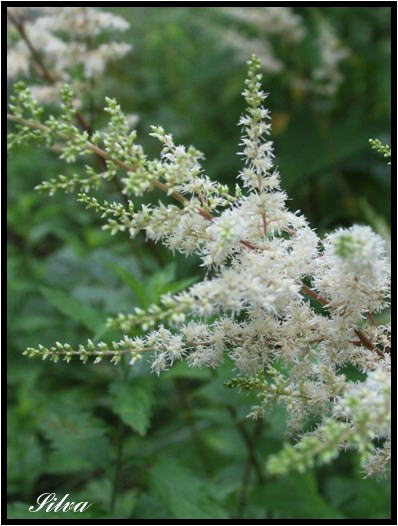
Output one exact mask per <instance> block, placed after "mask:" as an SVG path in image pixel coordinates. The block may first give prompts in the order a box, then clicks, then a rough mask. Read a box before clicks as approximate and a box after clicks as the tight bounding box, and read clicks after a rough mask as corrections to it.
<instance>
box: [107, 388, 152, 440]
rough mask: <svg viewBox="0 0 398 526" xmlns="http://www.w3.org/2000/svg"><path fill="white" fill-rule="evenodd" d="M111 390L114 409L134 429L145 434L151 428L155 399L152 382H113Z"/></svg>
mask: <svg viewBox="0 0 398 526" xmlns="http://www.w3.org/2000/svg"><path fill="white" fill-rule="evenodd" d="M109 391H110V395H111V405H112V409H113V411H114V412H115V413H116V414H117V415H119V416H120V418H121V419H122V420H123V422H124V423H125V424H127V425H128V426H130V427H132V428H133V429H134V431H136V432H137V433H138V434H140V435H145V434H146V432H147V430H148V428H149V424H150V418H151V414H152V405H153V401H154V399H153V393H152V382H150V381H146V382H144V381H140V382H138V381H137V380H132V381H131V382H130V383H128V382H127V381H123V382H121V381H118V382H113V383H112V384H111V385H110V387H109Z"/></svg>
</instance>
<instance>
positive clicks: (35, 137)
mask: <svg viewBox="0 0 398 526" xmlns="http://www.w3.org/2000/svg"><path fill="white" fill-rule="evenodd" d="M259 69H260V64H259V61H258V59H257V58H256V57H252V59H251V60H250V61H249V74H248V78H247V81H246V85H245V89H244V92H243V95H244V97H245V100H246V102H247V106H248V109H247V111H246V113H245V114H244V115H243V116H242V118H241V120H240V125H241V126H242V128H243V131H242V140H241V144H240V146H241V151H240V152H239V154H240V155H241V156H242V157H243V160H244V166H243V169H242V170H241V172H240V173H239V175H238V177H239V180H240V181H241V182H242V183H243V184H242V186H239V185H237V187H236V189H235V192H234V193H231V192H230V191H229V189H228V188H227V187H225V186H223V185H220V184H217V183H215V182H213V181H211V180H210V179H209V178H208V177H207V176H206V175H205V174H204V173H203V168H202V166H201V160H202V158H203V155H202V154H201V153H200V152H198V151H197V150H196V149H195V148H193V147H189V148H186V147H184V146H179V145H176V144H175V143H174V141H173V138H172V137H171V135H169V134H167V133H166V132H165V131H164V130H163V129H162V128H160V127H154V128H153V132H152V135H153V136H154V137H155V138H156V139H158V140H159V141H160V143H161V145H162V148H161V153H160V157H159V159H154V160H153V159H149V158H148V157H147V156H146V155H145V153H144V152H143V149H142V148H141V147H140V146H139V145H138V144H137V143H136V134H135V132H133V131H131V130H130V128H129V126H128V123H127V120H126V117H125V116H124V114H123V112H122V111H121V108H120V107H119V105H118V104H117V103H116V102H115V101H114V100H112V99H107V107H106V111H107V112H108V114H109V115H110V122H109V126H108V127H107V128H106V129H105V131H102V132H100V133H99V132H96V133H94V134H92V135H89V134H88V133H87V132H82V131H80V130H79V127H78V125H77V124H76V123H75V122H74V120H73V119H74V109H73V105H72V103H71V100H72V98H73V95H72V93H71V91H70V90H69V89H67V88H65V89H64V90H63V93H62V99H63V107H62V113H61V114H60V115H59V116H58V117H54V116H50V117H48V118H47V119H46V120H43V119H42V117H41V116H42V112H41V108H40V106H39V105H38V104H37V102H36V101H35V100H34V98H33V97H32V96H31V94H30V92H29V90H27V89H26V88H24V87H23V86H19V87H18V91H17V94H16V95H15V96H14V98H13V100H12V106H11V111H12V114H11V115H10V119H11V120H12V121H14V123H15V125H16V130H15V131H14V132H13V133H12V134H11V136H10V143H11V145H14V144H16V143H20V142H26V141H30V140H32V141H35V142H42V143H45V144H47V145H48V146H51V147H53V148H54V147H55V148H56V150H58V151H60V155H61V157H63V158H64V159H65V160H66V161H74V160H75V159H77V158H78V157H80V156H81V155H86V154H87V153H91V154H94V155H96V156H97V157H100V158H101V159H102V160H103V161H104V162H105V164H106V169H105V171H100V172H98V173H96V172H95V170H94V169H91V168H90V169H88V171H87V169H86V172H85V173H84V174H83V175H82V176H80V179H79V175H76V176H74V177H73V178H72V179H71V180H70V181H67V180H66V179H65V177H64V178H58V179H56V178H55V179H52V180H50V181H49V182H47V183H43V184H42V185H41V189H42V190H47V191H49V192H50V193H53V192H54V191H56V190H67V191H72V190H73V189H74V188H76V187H77V188H80V190H84V192H88V191H91V190H92V188H95V187H96V186H97V185H98V184H100V182H101V180H102V179H104V178H105V179H107V180H108V179H112V178H114V177H117V176H118V174H119V173H120V172H121V173H123V176H122V179H121V183H120V184H121V190H122V195H123V196H124V197H126V198H127V201H126V202H125V203H124V204H123V203H121V202H113V203H108V202H102V203H101V202H99V201H98V200H97V199H96V198H95V197H94V196H91V195H87V193H80V194H79V200H81V201H82V202H83V203H85V205H86V206H88V207H92V208H94V209H95V210H96V211H97V212H99V213H100V215H101V217H102V218H103V219H104V222H105V225H104V228H106V229H108V230H110V232H111V233H112V234H114V233H117V232H125V233H127V234H129V235H130V236H131V237H134V236H135V235H136V234H137V233H138V232H140V231H143V232H144V233H145V234H146V236H147V238H149V239H151V240H154V241H161V242H163V243H164V244H165V245H166V246H168V247H169V248H170V249H171V250H173V251H174V250H178V251H180V252H181V253H183V254H197V255H198V256H199V257H200V259H201V265H202V267H204V268H205V270H206V277H205V278H204V279H203V280H202V281H200V282H198V283H195V284H194V285H192V286H191V287H190V288H188V289H187V290H185V291H183V292H181V293H179V294H174V295H172V294H167V295H165V296H163V297H162V298H161V300H160V302H159V304H156V305H152V306H150V307H149V308H148V309H147V310H142V309H135V311H134V312H130V313H120V314H119V315H118V316H116V317H114V318H111V319H109V320H108V325H109V326H110V327H112V329H116V330H120V331H121V333H122V334H123V338H122V339H121V340H120V341H116V342H114V343H113V344H107V343H99V344H93V343H92V342H89V343H88V344H87V345H86V346H80V348H78V349H72V348H71V347H70V346H69V345H68V344H61V343H56V344H55V345H54V346H53V347H50V348H44V347H39V348H37V349H33V348H29V349H28V350H27V351H26V354H27V355H28V356H32V357H35V356H40V357H42V358H50V359H53V360H57V359H59V358H60V357H63V358H64V359H66V360H70V359H71V358H72V357H73V356H79V357H80V358H81V359H82V360H83V361H84V362H86V361H87V360H88V359H89V358H90V357H93V358H94V359H95V361H99V360H101V359H102V358H103V357H105V356H110V357H111V358H112V360H113V362H115V363H117V362H118V361H119V360H120V359H121V357H122V356H123V355H127V356H129V357H130V360H131V361H132V362H135V361H137V360H138V359H140V358H142V357H143V356H151V357H152V358H151V360H152V369H153V370H154V371H155V372H156V373H160V372H161V371H163V370H165V369H167V368H169V367H171V366H172V365H173V364H174V363H175V362H176V361H178V360H186V361H187V363H188V364H189V365H190V366H192V367H198V366H200V367H202V366H207V367H211V368H215V367H217V365H218V364H220V363H221V362H222V361H223V360H224V359H225V358H226V357H228V358H229V359H230V360H232V362H233V363H234V366H235V368H236V370H237V371H238V373H239V375H238V376H237V377H236V378H235V379H234V380H233V381H232V382H231V383H230V386H234V387H241V388H243V389H253V390H254V391H255V393H256V394H257V398H258V404H257V405H256V406H255V407H254V408H253V410H252V414H251V416H252V417H260V416H263V415H264V414H266V413H267V411H268V410H269V408H270V407H271V405H272V404H273V403H275V402H278V403H281V404H283V405H284V406H285V407H286V409H287V412H288V415H289V431H290V434H291V435H292V437H294V438H295V440H296V441H297V443H296V444H295V445H294V446H292V445H288V446H286V447H285V448H284V449H283V450H282V451H281V452H280V453H279V454H277V455H276V456H274V457H271V458H270V460H269V462H268V469H269V470H270V471H271V472H273V473H283V472H286V471H287V470H288V469H292V468H296V469H305V468H306V467H308V466H312V465H313V464H314V463H315V462H326V461H328V460H330V459H332V458H334V457H335V456H336V455H337V454H338V452H339V450H340V449H341V448H345V447H353V448H356V449H357V450H358V451H359V452H360V454H361V456H362V465H363V468H364V469H365V470H366V472H367V473H369V474H370V473H376V472H380V471H382V470H383V469H384V468H385V466H386V463H387V461H388V447H389V446H388V444H389V425H390V417H389V388H388V382H389V370H390V354H389V353H390V343H389V341H390V339H389V326H388V325H387V324H385V325H378V324H377V319H376V317H377V315H378V313H380V312H381V311H382V310H385V309H386V308H387V306H388V294H389V261H388V256H387V254H386V247H385V242H384V241H383V240H382V238H380V237H379V236H378V235H377V234H375V233H374V232H372V231H371V229H370V228H368V227H367V226H360V225H356V226H353V227H352V228H348V229H338V230H337V231H335V232H332V233H330V234H328V235H327V236H325V237H324V239H320V238H319V237H318V235H317V234H316V233H315V232H314V231H313V230H312V229H311V228H310V226H309V224H308V222H307V220H306V219H305V217H303V216H302V215H301V214H300V213H292V212H291V211H289V210H288V208H287V206H286V200H287V196H286V194H285V193H284V192H283V191H282V190H281V189H280V178H279V174H278V171H277V170H276V168H275V166H274V153H273V145H272V142H271V141H270V140H269V134H270V115H269V112H268V110H266V109H265V108H264V106H263V103H264V100H265V98H266V95H265V93H264V92H263V91H262V89H261V74H260V73H259ZM153 188H156V189H158V190H162V191H163V192H165V193H166V194H167V195H168V196H169V197H170V198H173V199H174V200H175V202H176V204H163V203H159V204H158V205H143V206H141V208H140V209H138V210H136V208H135V206H134V204H133V202H132V201H130V200H129V199H130V198H133V197H134V196H137V195H138V196H140V195H141V194H142V193H143V192H147V191H150V190H151V189H153ZM136 326H140V327H141V328H142V329H143V330H144V331H148V332H147V333H146V334H145V335H144V336H143V337H142V338H132V331H133V330H134V328H135V327H136ZM350 367H351V368H355V369H356V370H357V371H358V372H360V373H361V374H364V375H365V376H364V377H365V380H364V381H363V382H354V381H352V380H351V379H350V377H349V374H347V368H350ZM314 422H317V423H316V427H315V428H313V429H312V431H310V432H305V430H306V429H308V425H310V423H312V426H314Z"/></svg>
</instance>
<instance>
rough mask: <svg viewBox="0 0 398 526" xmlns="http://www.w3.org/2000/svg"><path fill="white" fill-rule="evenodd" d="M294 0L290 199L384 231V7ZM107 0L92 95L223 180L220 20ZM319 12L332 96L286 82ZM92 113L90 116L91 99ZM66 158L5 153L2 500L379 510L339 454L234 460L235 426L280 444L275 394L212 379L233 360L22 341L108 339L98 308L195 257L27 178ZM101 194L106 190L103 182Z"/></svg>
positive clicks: (236, 83) (218, 510)
mask: <svg viewBox="0 0 398 526" xmlns="http://www.w3.org/2000/svg"><path fill="white" fill-rule="evenodd" d="M296 10H297V11H298V12H299V14H300V15H301V16H302V17H303V20H304V22H305V25H306V28H307V37H306V39H305V40H304V41H303V42H302V43H301V44H300V45H299V46H298V49H297V50H296V52H295V56H294V57H291V56H287V55H286V53H287V51H288V50H287V51H286V50H284V49H283V48H282V49H281V50H280V54H281V55H280V56H281V57H282V58H283V59H284V60H285V62H286V64H288V65H289V68H287V70H286V72H285V73H282V74H279V75H274V76H271V75H269V76H268V75H267V73H266V74H265V89H266V90H267V91H268V92H270V97H269V99H268V104H269V107H270V108H271V110H272V114H273V123H274V138H275V145H276V154H277V159H278V164H279V167H280V170H281V175H282V181H283V184H284V187H285V189H286V190H287V192H288V193H289V195H290V197H291V207H292V209H297V208H300V209H301V210H302V211H303V212H304V213H305V215H307V216H308V217H309V218H310V220H311V221H312V224H313V226H314V227H317V228H318V229H320V231H321V232H326V231H329V230H330V229H332V228H335V227H337V226H346V225H350V224H352V223H354V222H361V223H370V224H371V225H372V226H373V227H374V228H376V229H379V230H382V231H384V232H386V230H388V228H387V227H386V225H388V223H389V214H390V212H389V209H388V202H389V179H388V169H387V167H386V166H385V163H384V161H383V159H382V158H379V156H378V155H377V154H375V153H374V152H372V151H371V150H370V148H369V145H368V139H369V138H370V137H379V138H381V139H382V140H388V134H389V100H390V93H389V86H390V82H389V75H390V66H389V64H390V50H389V49H390V48H389V46H390V34H389V16H390V14H389V10H388V9H387V8H382V7H381V8H380V7H358V8H355V7H322V8H319V7H318V8H315V7H309V8H297V9H296ZM114 11H115V12H118V13H119V14H122V15H123V16H125V17H126V18H127V19H128V20H129V22H130V24H131V28H130V30H129V34H128V35H127V36H126V37H125V39H126V40H127V41H129V42H131V43H132V44H133V46H134V50H133V52H132V53H131V54H130V55H129V56H128V57H126V58H125V59H124V60H123V61H120V62H118V63H117V64H114V65H113V66H112V67H111V69H110V70H109V72H108V74H107V76H106V78H105V79H104V82H103V83H102V84H101V85H100V86H98V87H97V90H96V92H95V101H94V102H95V106H96V107H98V108H100V107H101V105H102V103H103V96H104V95H105V94H107V95H109V96H114V97H116V98H118V99H119V100H120V101H121V103H122V106H123V108H124V109H125V110H126V111H127V112H134V113H137V114H138V115H139V119H140V120H139V123H138V134H139V137H140V140H141V141H142V143H143V144H144V145H145V147H146V149H147V150H148V152H149V153H150V154H151V155H155V154H156V153H157V151H158V146H157V145H156V141H154V140H152V139H150V138H148V137H147V132H148V131H149V126H150V125H151V124H154V123H156V124H161V125H163V126H164V127H165V128H166V130H167V131H170V132H172V133H173V134H174V135H175V137H176V141H177V142H182V143H189V144H194V145H195V146H197V147H198V148H199V149H201V150H202V151H204V152H205V154H206V161H205V167H206V169H207V170H208V173H209V174H210V176H211V177H212V178H217V179H219V180H222V181H223V182H225V183H228V184H231V185H233V184H234V178H235V175H236V174H237V172H238V171H239V167H240V162H239V158H238V157H237V156H236V151H237V143H238V137H239V130H238V128H237V126H236V123H237V121H238V117H239V114H240V113H241V112H242V109H243V105H242V100H241V97H240V91H241V89H242V83H243V78H244V74H245V67H244V65H242V64H241V63H239V62H238V61H237V60H236V58H235V56H234V54H233V52H232V51H231V50H228V49H227V48H225V46H222V45H221V43H220V39H219V34H218V32H217V31H215V30H214V27H215V26H216V25H217V27H218V28H220V25H221V27H223V24H224V25H225V27H227V25H228V24H229V23H230V22H227V21H226V20H224V19H223V18H222V17H220V15H219V14H217V13H216V12H214V10H210V9H207V8H204V7H200V8H197V7H195V8H192V7H178V8H159V7H157V8H150V7H122V8H114ZM320 16H321V17H323V18H326V19H327V20H328V22H329V23H330V24H331V25H332V26H333V27H334V28H335V30H336V33H337V34H338V35H339V36H340V37H341V38H342V40H343V41H344V44H345V45H346V46H347V47H349V48H350V50H351V55H350V57H349V58H348V59H347V61H346V62H344V65H343V76H344V81H343V83H342V85H341V87H340V89H339V90H338V92H337V93H336V94H335V95H334V96H333V97H330V98H325V97H321V96H315V95H313V94H308V93H305V92H300V91H298V90H297V89H292V87H291V85H290V84H289V82H288V74H289V72H290V73H291V69H290V68H295V69H296V70H297V71H299V72H301V73H303V74H304V73H305V71H306V68H307V67H308V64H312V63H313V62H314V61H316V45H315V33H314V24H315V21H316V19H317V17H320ZM284 53H285V55H284ZM290 53H291V52H290ZM94 119H95V124H96V125H101V123H102V117H101V115H100V112H97V113H96V114H95V115H94ZM65 170H70V173H72V172H73V171H74V170H76V167H73V166H72V167H67V168H65V165H62V164H61V163H60V161H59V160H57V158H56V157H55V156H54V155H53V154H51V153H49V152H47V151H45V150H38V149H34V148H20V149H19V150H18V151H17V153H16V154H15V155H14V157H13V158H12V159H10V162H9V174H8V280H7V282H8V341H9V347H8V358H9V376H8V379H9V382H8V389H9V413H8V432H9V439H8V444H9V455H8V484H7V490H8V494H9V510H8V517H9V518H18V519H22V518H29V519H31V518H32V514H31V513H29V512H28V507H29V506H30V505H32V504H34V503H35V501H36V498H37V497H38V496H39V495H40V494H42V493H44V492H52V491H54V492H56V493H57V496H58V497H59V498H61V497H62V496H63V495H64V494H65V493H69V494H70V497H71V499H72V500H74V501H77V500H84V501H89V502H92V503H93V506H91V507H90V509H89V510H87V511H86V512H84V515H83V517H82V516H81V515H80V516H78V514H73V513H72V512H69V513H67V514H62V513H58V514H52V515H53V516H54V518H55V517H57V518H65V515H67V517H68V518H71V519H73V518H86V519H88V518H100V519H104V518H111V517H113V518H130V519H155V518H201V519H204V518H211V519H216V518H219V519H223V518H224V519H225V518H233V517H241V518H253V519H255V518H257V519H264V518H282V519H286V518H312V519H314V518H336V519H344V518H345V519H350V518H367V519H382V518H388V516H389V494H390V493H389V482H388V480H383V481H379V480H368V479H366V480H365V479H363V475H362V474H361V473H360V472H359V470H358V468H357V463H356V457H355V455H352V454H343V455H342V456H341V457H340V458H339V459H338V461H337V462H335V463H334V464H332V465H330V466H326V467H323V468H320V469H317V470H313V471H310V472H308V473H305V474H292V475H289V476H286V477H283V478H280V479H274V478H272V479H271V478H269V477H267V476H266V474H264V473H262V475H261V473H260V475H261V476H260V475H259V474H258V473H256V471H255V470H254V471H253V470H252V471H251V472H250V474H249V475H247V472H245V470H246V469H247V463H248V460H247V459H248V454H249V450H250V448H248V443H247V436H249V437H252V439H251V440H253V441H255V442H254V450H255V455H256V457H257V462H258V465H259V466H260V471H261V470H263V466H264V462H265V459H266V457H267V455H268V454H269V453H272V452H275V451H277V450H278V449H279V448H280V447H281V445H282V442H283V439H284V438H283V437H284V432H285V429H284V414H283V412H281V410H280V409H278V408H275V409H274V410H273V411H272V412H271V413H270V414H269V416H268V417H267V418H266V419H265V420H264V421H263V422H260V423H258V422H253V421H248V420H247V419H245V415H246V414H247V413H248V410H249V407H250V403H251V400H250V399H248V398H247V397H246V395H244V394H242V393H238V392H234V391H231V390H228V389H226V388H225V387H224V381H225V380H226V379H229V378H230V377H231V375H232V374H233V371H232V367H231V364H229V363H225V365H224V366H223V367H222V368H221V370H219V371H217V373H211V372H210V371H208V370H201V369H199V370H193V369H189V368H187V367H186V366H185V365H183V364H179V365H177V366H176V367H174V368H173V369H172V370H171V371H169V372H167V373H165V374H164V375H163V376H161V377H160V378H155V377H154V376H153V375H152V374H150V372H149V368H148V365H147V364H145V363H144V364H142V365H139V366H137V367H134V368H131V367H129V366H128V364H126V363H123V364H122V365H121V366H118V367H114V366H112V365H108V364H100V365H97V366H93V365H86V366H82V365H81V364H79V363H71V364H69V365H65V364H62V363H59V364H57V365H54V364H51V363H47V362H43V363H41V362H36V361H28V360H27V359H26V358H23V357H22V356H21V352H22V351H23V350H24V348H25V347H27V346H35V345H37V344H38V343H42V344H44V345H46V344H52V343H53V342H54V341H56V340H59V341H68V342H70V343H71V344H77V343H79V341H82V340H85V339H86V338H87V337H91V338H96V339H98V338H100V337H101V338H104V337H105V338H108V337H109V338H110V337H111V336H112V335H111V334H109V332H106V329H105V326H104V321H105V319H106V317H107V316H108V315H110V314H115V313H117V312H130V311H131V310H132V308H133V307H134V306H140V307H145V306H147V305H148V304H150V303H152V302H154V301H157V299H158V298H159V296H160V295H161V294H163V293H165V292H167V291H168V290H169V291H172V292H176V291H178V290H180V289H181V288H183V287H185V286H187V285H189V284H190V283H191V282H193V281H194V280H195V279H198V278H199V274H200V270H198V268H197V267H196V260H195V258H189V259H188V260H185V259H182V258H181V257H180V256H173V255H172V254H170V253H168V252H167V251H166V250H165V249H163V248H162V247H148V246H147V245H146V244H145V242H144V240H143V239H137V240H134V241H130V240H127V239H125V238H123V237H122V236H120V237H115V238H111V237H109V236H108V234H106V233H104V232H103V231H101V229H100V220H99V219H98V218H97V217H95V215H94V214H92V213H91V212H88V211H86V210H84V209H82V207H81V206H80V205H78V204H77V203H76V202H75V200H74V198H73V196H67V197H65V196H62V195H56V196H54V197H52V198H48V197H47V196H45V195H41V194H38V193H37V192H35V191H34V190H33V188H34V186H35V185H36V184H38V183H39V182H41V181H42V180H43V179H45V178H50V177H52V176H55V175H57V174H58V173H66V174H67V173H68V172H65ZM112 196H113V197H114V198H115V199H118V196H117V194H115V192H114V189H113V188H112V187H109V189H108V192H107V198H108V199H110V198H112ZM137 334H138V333H137ZM252 450H253V448H252ZM48 515H49V514H46V513H44V512H43V513H41V512H40V513H36V515H34V516H33V518H35V519H40V518H46V519H47V518H49V516H48Z"/></svg>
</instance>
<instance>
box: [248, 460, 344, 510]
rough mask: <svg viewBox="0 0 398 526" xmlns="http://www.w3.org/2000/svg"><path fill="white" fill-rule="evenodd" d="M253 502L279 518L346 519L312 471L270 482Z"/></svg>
mask: <svg viewBox="0 0 398 526" xmlns="http://www.w3.org/2000/svg"><path fill="white" fill-rule="evenodd" d="M253 503H255V504H257V505H261V506H262V508H263V511H264V515H266V514H267V513H269V512H271V513H272V517H273V518H275V519H277V518H283V519H290V518H307V519H308V518H311V519H339V518H343V517H342V515H341V513H340V512H339V511H337V510H335V509H334V508H333V507H332V506H330V505H329V504H328V502H326V500H325V499H324V498H323V496H322V495H321V494H320V493H319V491H318V487H317V484H316V479H315V476H314V474H313V472H310V471H309V472H307V473H304V474H298V473H294V474H292V475H289V476H285V477H282V478H279V479H276V480H272V481H268V482H267V481H266V482H265V483H264V484H263V485H262V486H261V487H259V488H256V490H255V491H254V492H253Z"/></svg>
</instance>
